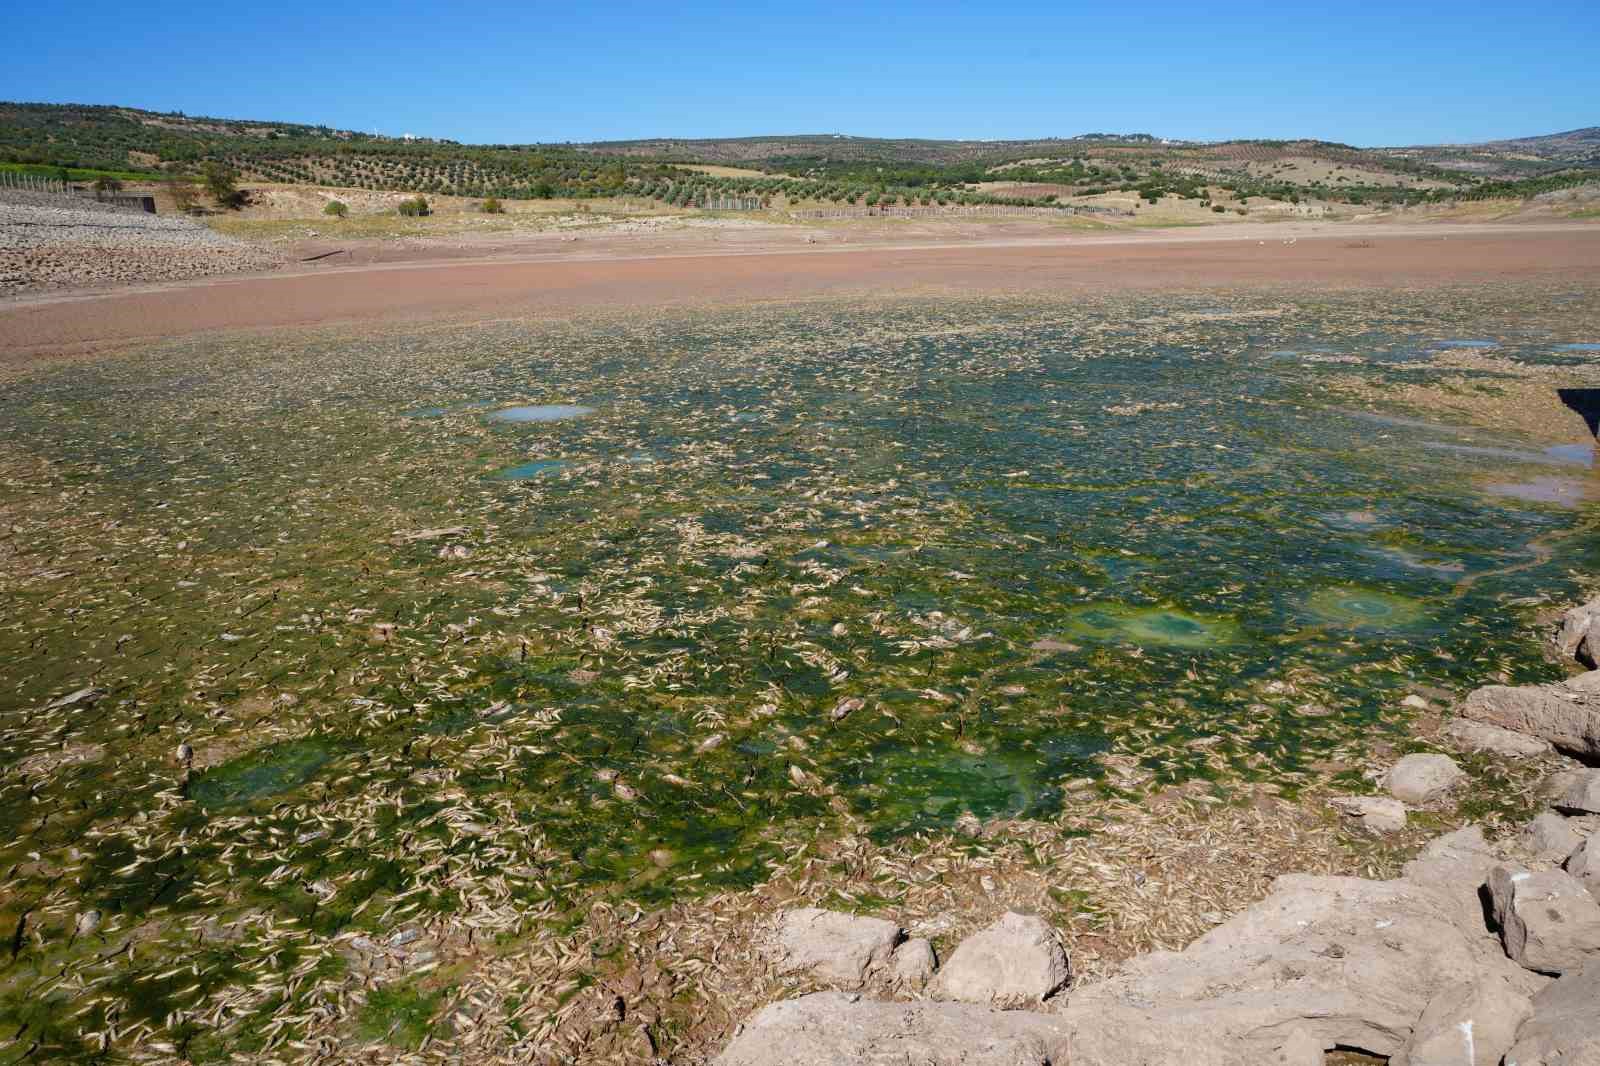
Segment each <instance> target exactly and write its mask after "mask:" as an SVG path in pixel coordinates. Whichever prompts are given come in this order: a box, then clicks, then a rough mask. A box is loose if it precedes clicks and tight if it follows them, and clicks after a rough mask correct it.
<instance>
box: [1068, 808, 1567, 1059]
mask: <svg viewBox="0 0 1600 1066" xmlns="http://www.w3.org/2000/svg"><path fill="white" fill-rule="evenodd" d="M1494 862H1495V860H1494V856H1493V854H1492V853H1491V852H1490V851H1489V850H1488V848H1487V846H1486V845H1485V844H1484V841H1483V835H1482V833H1481V831H1479V830H1478V829H1476V828H1469V829H1464V830H1461V831H1459V832H1456V833H1452V834H1449V835H1448V836H1445V837H1441V838H1439V839H1438V840H1436V841H1434V842H1433V843H1432V844H1430V845H1429V846H1428V847H1427V848H1426V849H1424V851H1423V853H1422V855H1421V856H1419V857H1418V858H1417V859H1416V860H1415V861H1414V862H1412V863H1410V864H1408V865H1407V867H1406V873H1405V876H1403V877H1401V878H1398V879H1396V880H1393V881H1366V880H1362V879H1360V878H1349V877H1308V876H1303V875H1291V876H1287V877H1281V878H1279V879H1278V881H1277V882H1276V884H1275V885H1274V888H1273V892H1272V894H1271V895H1270V896H1269V897H1268V898H1267V899H1265V900H1263V901H1262V902H1260V903H1258V904H1256V905H1255V906H1253V907H1251V908H1249V909H1248V910H1246V911H1245V912H1244V913H1242V914H1240V915H1238V916H1236V917H1235V918H1233V919H1232V920H1231V921H1228V922H1226V923H1224V924H1223V925H1221V926H1218V927H1217V928H1216V929H1213V930H1212V931H1211V932H1209V933H1207V934H1206V935H1205V936H1203V937H1201V938H1200V939H1198V940H1196V941H1195V942H1194V943H1193V944H1191V945H1189V947H1187V948H1186V949H1184V951H1182V952H1181V953H1173V952H1157V953H1154V954H1152V955H1147V956H1144V957H1143V958H1140V959H1135V960H1133V961H1132V962H1130V963H1129V964H1128V965H1127V966H1126V967H1125V969H1124V970H1123V972H1121V973H1120V974H1118V975H1117V976H1115V977H1112V978H1110V979H1108V980H1106V981H1102V982H1099V983H1097V984H1092V985H1087V986H1084V987H1076V988H1074V989H1073V992H1072V995H1071V996H1070V997H1069V999H1068V1002H1067V1006H1066V1009H1065V1011H1064V1016H1065V1017H1066V1018H1067V1020H1068V1022H1069V1023H1070V1027H1071V1031H1072V1040H1073V1048H1072V1066H1128V1064H1132V1063H1138V1064H1139V1066H1241V1064H1243V1063H1271V1062H1275V1061H1285V1060H1284V1059H1283V1053H1284V1049H1285V1047H1286V1045H1285V1041H1286V1040H1288V1039H1289V1038H1290V1036H1291V1034H1293V1033H1294V1032H1295V1031H1296V1030H1303V1031H1304V1032H1305V1034H1306V1037H1305V1038H1303V1039H1301V1038H1297V1039H1301V1043H1307V1044H1308V1046H1309V1043H1315V1044H1316V1045H1317V1046H1319V1047H1322V1048H1332V1047H1336V1046H1342V1047H1351V1048H1360V1049H1363V1050H1366V1051H1369V1052H1372V1053H1374V1054H1378V1055H1388V1056H1392V1055H1395V1054H1397V1053H1399V1052H1400V1051H1401V1050H1402V1049H1403V1048H1404V1047H1405V1046H1406V1044H1407V1042H1408V1041H1409V1040H1410V1039H1411V1036H1412V1033H1413V1030H1414V1028H1415V1027H1416V1024H1417V1021H1418V1020H1419V1019H1420V1018H1421V1016H1422V1014H1423V1012H1424V1010H1425V1009H1426V1008H1427V1007H1428V1006H1429V1004H1431V1003H1433V1002H1434V1000H1435V999H1436V998H1437V997H1438V996H1440V994H1441V993H1443V992H1445V990H1447V989H1450V988H1453V987H1456V986H1458V985H1462V984H1470V983H1472V982H1475V981H1477V980H1479V979H1480V978H1488V979H1491V980H1498V981H1499V982H1501V984H1502V985H1503V986H1504V987H1505V988H1506V989H1507V990H1508V991H1509V992H1510V993H1514V994H1517V995H1522V996H1527V995H1531V994H1532V993H1533V992H1535V991H1537V990H1538V989H1539V988H1540V987H1542V986H1543V984H1545V983H1546V979H1545V978H1543V977H1540V976H1539V975H1536V974H1532V973H1529V972H1528V971H1526V970H1523V969H1521V968H1520V967H1518V966H1517V965H1516V964H1515V963H1513V962H1511V961H1510V960H1509V959H1507V958H1506V957H1505V952H1504V951H1503V950H1502V949H1501V947H1500V944H1499V943H1498V942H1497V941H1496V940H1495V938H1494V936H1493V935H1492V934H1491V933H1489V931H1488V930H1487V928H1486V927H1485V925H1484V921H1483V909H1482V906H1481V904H1480V903H1479V901H1478V898H1477V889H1478V886H1479V885H1481V884H1482V883H1483V877H1484V875H1485V874H1486V873H1487V871H1488V869H1489V868H1490V867H1492V866H1493V865H1494ZM1308 1042H1309V1043H1308Z"/></svg>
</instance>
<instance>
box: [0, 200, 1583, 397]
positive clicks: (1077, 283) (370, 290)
mask: <svg viewBox="0 0 1600 1066" xmlns="http://www.w3.org/2000/svg"><path fill="white" fill-rule="evenodd" d="M1318 232H1319V233H1322V234H1324V235H1319V236H1304V237H1297V236H1296V235H1295V231H1294V230H1291V229H1290V228H1289V227H1287V226H1285V227H1281V228H1278V229H1276V230H1275V234H1276V236H1275V237H1274V238H1272V239H1269V238H1267V237H1261V238H1259V239H1254V240H1251V239H1245V240H1240V239H1238V238H1237V237H1236V236H1234V235H1233V233H1232V231H1220V232H1214V231H1207V232H1204V233H1195V232H1193V231H1189V232H1181V231H1180V232H1175V233H1169V234H1160V235H1156V234H1140V235H1137V236H1122V235H1119V236H1118V237H1115V238H1099V237H1063V238H1061V239H1059V240H1056V241H1052V242H1049V243H1017V244H1009V243H998V244H972V245H963V246H954V247H952V246H924V247H914V248H893V247H890V248H883V247H867V248H851V249H845V250H837V249H833V248H829V247H827V246H818V247H815V248H812V247H807V248H806V249H805V250H790V251H783V250H760V251H745V252H739V253H735V254H718V253H717V252H715V251H711V250H708V249H705V248H703V247H702V248H699V249H692V250H690V251H688V252H685V253H664V254H660V255H654V256H648V257H629V255H628V253H627V252H626V251H623V250H606V251H603V252H601V253H599V254H597V255H593V256H592V257H590V256H586V255H585V254H583V253H580V252H579V251H578V250H577V249H578V246H577V245H572V246H569V247H570V248H571V249H572V251H569V252H566V253H562V254H561V256H560V257H558V258H545V259H530V260H525V261H513V260H506V259H492V260H466V261H460V262H449V263H428V262H423V263H403V264H385V265H369V266H360V267H353V268H345V267H340V266H337V265H335V263H336V261H337V259H338V257H332V258H330V259H329V260H327V261H326V263H327V265H325V266H320V267H314V268H307V269H304V270H301V271H298V272H286V273H281V274H274V275H269V276H260V277H251V278H242V279H230V280H210V281H201V282H194V283H189V284H181V285H170V286H159V287H154V288H145V289H139V290H128V291H116V292H104V293H94V294H83V295H79V296H73V297H66V296H59V297H50V298H39V299H32V300H14V301H10V302H6V303H0V361H4V362H7V363H11V364H12V365H16V364H18V363H20V362H26V361H30V360H35V359H39V358H49V357H51V356H54V355H62V354H70V353H75V352H84V351H94V350H102V349H107V348H114V347H117V346H119V345H125V344H128V343H132V342H138V341H147V340H155V339H159V338H166V337H175V336H183V335H187V334H193V333H199V332H212V331H221V330H251V329H264V328H274V327H284V326H316V325H322V324H328V323H336V322H342V323H365V322H373V323H378V322H385V323H392V322H397V321H409V320H423V319H430V318H449V319H457V320H471V319H484V318H499V317H506V316H518V315H534V316H542V315H550V314H560V313H563V312H568V311H571V310H575V309H579V308H586V307H633V308H641V307H653V306H670V305H694V304H722V303H737V302H743V301H752V300H771V299H794V298H804V297H813V296H822V295H829V294H855V293H866V292H877V293H883V292H916V291H928V292H936V291H940V290H950V291H958V292H961V293H982V292H1050V291H1058V290H1080V291H1086V292H1087V291H1105V290H1168V289H1170V290H1184V289H1189V290H1193V289H1205V288H1218V287H1238V288H1272V287H1282V288H1285V289H1297V288H1305V287H1308V286H1311V287H1318V288H1322V287H1344V288H1351V287H1366V286H1390V287H1419V286H1420V287H1428V286H1435V285H1444V284H1449V283H1454V282H1474V281H1476V282H1482V281H1490V280H1513V279H1521V280H1532V279H1548V278H1561V277H1593V276H1594V275H1595V273H1596V272H1597V271H1600V228H1594V227H1588V228H1585V227H1582V226H1569V227H1563V228H1548V229H1547V228H1533V227H1527V228H1524V229H1516V228H1514V227H1482V228H1479V227H1471V226H1455V227H1449V229H1448V232H1445V231H1444V230H1443V228H1441V229H1440V230H1439V231H1438V232H1437V233H1436V232H1434V231H1431V230H1429V231H1425V232H1417V231H1415V230H1407V231H1398V232H1396V233H1395V235H1392V236H1391V235H1384V236H1374V237H1370V238H1362V239H1359V240H1357V239H1352V236H1353V235H1354V231H1349V232H1345V231H1336V233H1337V235H1333V234H1328V233H1327V231H1326V230H1322V231H1318Z"/></svg>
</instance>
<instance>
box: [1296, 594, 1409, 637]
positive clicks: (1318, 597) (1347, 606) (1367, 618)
mask: <svg viewBox="0 0 1600 1066" xmlns="http://www.w3.org/2000/svg"><path fill="white" fill-rule="evenodd" d="M1302 607H1303V608H1304V610H1305V613H1306V614H1308V615H1310V616H1311V617H1312V618H1314V619H1316V620H1317V621H1319V622H1326V623H1329V624H1331V625H1335V626H1345V627H1349V628H1352V629H1405V628H1408V627H1410V626H1415V625H1418V624H1420V623H1423V622H1426V621H1427V619H1428V612H1427V609H1426V608H1425V607H1424V606H1423V604H1422V603H1421V602H1420V601H1418V600H1414V599H1412V598H1410V597H1409V596H1398V595H1396V594H1394V593H1392V592H1384V591H1382V590H1381V589H1370V588H1362V587H1360V586H1357V585H1344V586H1337V587H1334V588H1325V589H1318V590H1317V591H1316V592H1313V593H1312V594H1311V595H1309V596H1307V597H1306V598H1305V599H1304V601H1302Z"/></svg>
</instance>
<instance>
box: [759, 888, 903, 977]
mask: <svg viewBox="0 0 1600 1066" xmlns="http://www.w3.org/2000/svg"><path fill="white" fill-rule="evenodd" d="M899 939H900V927H899V926H898V925H896V924H895V923H893V922H888V921H884V920H883V919H882V918H858V917H856V916H855V915H851V914H839V913H837V912H835V911H825V910H819V909H817V908H816V907H803V908H800V909H798V910H791V911H785V912H784V913H783V914H782V915H780V916H779V918H778V923H777V928H776V930H775V934H774V936H773V939H772V945H771V946H772V949H773V951H772V954H773V955H774V956H775V961H776V963H777V966H778V969H779V971H780V972H782V973H798V972H804V973H807V974H810V975H811V976H812V977H814V978H816V979H817V980H819V981H825V982H828V983H831V984H837V985H842V986H844V987H846V988H860V987H861V986H862V985H864V984H866V982H867V979H868V978H869V977H871V976H872V975H873V974H874V973H876V972H878V971H879V970H881V969H882V968H883V967H884V966H886V965H887V964H888V962H889V957H890V955H892V954H893V952H894V946H895V944H896V943H897V942H898V941H899Z"/></svg>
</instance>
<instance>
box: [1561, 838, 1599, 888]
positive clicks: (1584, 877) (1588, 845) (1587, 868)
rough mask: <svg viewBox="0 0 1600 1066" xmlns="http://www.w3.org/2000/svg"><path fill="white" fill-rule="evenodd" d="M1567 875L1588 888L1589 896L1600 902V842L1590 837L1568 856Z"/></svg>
mask: <svg viewBox="0 0 1600 1066" xmlns="http://www.w3.org/2000/svg"><path fill="white" fill-rule="evenodd" d="M1564 865H1565V867H1566V870H1567V873H1569V874H1571V875H1572V876H1573V877H1574V878H1576V879H1577V881H1578V883H1579V884H1581V885H1582V886H1583V887H1584V888H1586V889H1587V890H1588V892H1589V895H1591V896H1593V897H1594V898H1595V899H1596V900H1600V842H1597V839H1596V838H1595V837H1590V838H1589V839H1588V840H1585V841H1584V842H1583V843H1582V844H1579V845H1578V846H1577V848H1575V849H1574V850H1573V852H1572V854H1571V855H1568V856H1567V861H1566V863H1565V864H1564Z"/></svg>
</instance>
